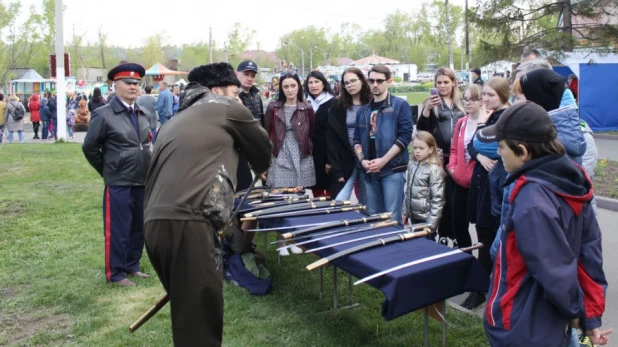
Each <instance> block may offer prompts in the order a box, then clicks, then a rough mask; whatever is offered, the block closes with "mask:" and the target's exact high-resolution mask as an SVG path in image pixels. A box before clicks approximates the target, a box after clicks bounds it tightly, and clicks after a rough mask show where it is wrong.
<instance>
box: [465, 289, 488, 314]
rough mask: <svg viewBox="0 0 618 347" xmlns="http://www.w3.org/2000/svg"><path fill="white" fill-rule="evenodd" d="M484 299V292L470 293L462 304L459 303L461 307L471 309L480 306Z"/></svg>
mask: <svg viewBox="0 0 618 347" xmlns="http://www.w3.org/2000/svg"><path fill="white" fill-rule="evenodd" d="M485 300H486V299H485V294H483V293H470V295H468V297H467V298H466V300H464V302H463V304H461V307H463V308H465V309H468V310H470V311H472V310H474V309H475V308H477V307H479V306H481V305H482V304H483V303H484V302H485Z"/></svg>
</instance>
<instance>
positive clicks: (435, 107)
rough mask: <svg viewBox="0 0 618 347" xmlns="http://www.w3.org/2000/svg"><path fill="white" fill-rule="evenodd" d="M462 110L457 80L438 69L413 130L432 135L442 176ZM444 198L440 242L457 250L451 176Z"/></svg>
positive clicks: (451, 73)
mask: <svg viewBox="0 0 618 347" xmlns="http://www.w3.org/2000/svg"><path fill="white" fill-rule="evenodd" d="M464 110H465V109H464V107H463V104H462V103H461V99H460V97H459V89H458V88H457V78H456V77H455V73H454V72H453V70H451V69H449V68H447V67H441V68H439V69H438V71H436V75H435V77H434V88H431V90H430V96H429V98H427V99H426V100H425V101H424V102H423V107H422V112H421V114H420V115H419V117H418V122H417V124H416V130H423V131H427V132H429V133H431V134H432V135H433V137H434V138H435V139H436V142H437V143H438V147H439V148H440V149H441V150H442V155H443V159H442V164H443V166H444V167H443V168H444V171H445V172H448V171H447V170H446V166H447V165H448V163H449V157H450V153H451V141H452V139H453V129H455V125H456V124H457V121H458V120H459V119H460V118H462V117H463V116H464ZM444 183H445V186H444V197H445V199H446V201H445V204H444V210H443V212H442V220H441V221H440V227H439V228H438V235H439V236H440V239H439V242H440V243H441V244H443V245H448V239H449V238H450V239H452V240H453V247H457V246H458V245H457V241H456V238H455V234H454V232H453V227H452V206H451V203H452V196H453V189H454V186H453V184H454V183H453V180H452V178H451V177H450V175H448V174H447V177H446V178H445V180H444Z"/></svg>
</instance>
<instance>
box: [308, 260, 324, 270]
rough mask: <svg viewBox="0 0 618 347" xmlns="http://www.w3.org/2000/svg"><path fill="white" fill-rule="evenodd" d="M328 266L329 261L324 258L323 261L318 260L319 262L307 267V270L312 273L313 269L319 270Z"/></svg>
mask: <svg viewBox="0 0 618 347" xmlns="http://www.w3.org/2000/svg"><path fill="white" fill-rule="evenodd" d="M326 264H328V259H326V258H322V259H319V260H317V261H315V262H313V263H311V264H309V265H307V270H309V271H311V270H313V269H316V268H319V267H320V266H324V265H326Z"/></svg>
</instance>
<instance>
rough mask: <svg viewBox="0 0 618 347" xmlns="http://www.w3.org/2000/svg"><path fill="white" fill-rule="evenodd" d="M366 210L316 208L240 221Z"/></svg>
mask: <svg viewBox="0 0 618 347" xmlns="http://www.w3.org/2000/svg"><path fill="white" fill-rule="evenodd" d="M365 208H366V207H365V206H364V205H349V206H348V207H325V208H316V209H314V210H302V211H294V212H284V213H274V214H267V215H263V216H255V217H248V218H241V219H240V221H241V222H244V221H248V220H264V219H275V218H286V217H302V216H313V215H320V214H331V213H340V212H349V211H359V210H364V209H365Z"/></svg>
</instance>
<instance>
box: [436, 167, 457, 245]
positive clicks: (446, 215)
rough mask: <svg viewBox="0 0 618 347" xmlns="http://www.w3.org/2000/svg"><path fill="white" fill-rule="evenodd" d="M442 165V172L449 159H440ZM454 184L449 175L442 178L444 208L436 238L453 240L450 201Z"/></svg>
mask: <svg viewBox="0 0 618 347" xmlns="http://www.w3.org/2000/svg"><path fill="white" fill-rule="evenodd" d="M442 161H443V164H444V167H443V168H444V172H448V171H447V170H446V165H448V162H449V157H444V158H443V159H442ZM454 185H455V182H453V179H452V178H451V176H450V175H446V176H445V177H444V207H443V208H442V218H441V219H440V225H439V226H438V236H439V237H448V238H449V239H455V232H454V231H453V213H452V201H453V186H454ZM457 242H459V241H457Z"/></svg>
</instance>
